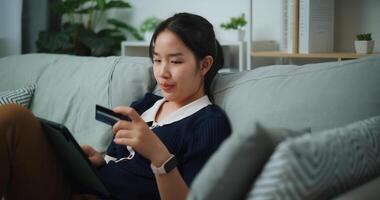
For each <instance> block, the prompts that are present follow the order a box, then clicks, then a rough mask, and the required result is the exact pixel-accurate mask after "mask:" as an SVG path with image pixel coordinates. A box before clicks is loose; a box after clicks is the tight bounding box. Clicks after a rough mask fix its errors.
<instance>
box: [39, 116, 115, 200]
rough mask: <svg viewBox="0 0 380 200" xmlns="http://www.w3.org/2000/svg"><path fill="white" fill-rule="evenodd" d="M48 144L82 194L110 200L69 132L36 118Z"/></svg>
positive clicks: (94, 169) (55, 124) (96, 172)
mask: <svg viewBox="0 0 380 200" xmlns="http://www.w3.org/2000/svg"><path fill="white" fill-rule="evenodd" d="M38 119H39V120H40V122H41V124H42V127H43V128H44V132H45V134H46V135H47V138H48V140H49V142H50V143H51V145H52V147H53V149H54V150H55V152H56V153H57V156H58V157H59V158H60V159H61V161H62V164H63V166H64V170H65V173H67V174H68V175H69V176H70V178H71V179H70V180H71V181H72V182H74V185H75V187H76V188H80V189H79V191H80V192H83V193H90V194H96V195H99V196H101V197H103V198H110V197H111V194H110V192H109V191H108V190H107V188H106V186H105V185H104V184H103V182H102V181H101V179H100V177H99V174H98V170H97V169H96V168H95V167H94V166H93V165H92V164H91V162H90V160H88V158H87V156H86V155H85V153H84V152H83V150H82V148H81V147H80V146H79V144H78V143H77V142H76V140H75V139H74V137H73V136H72V134H71V133H70V131H69V130H68V129H67V128H66V127H65V126H64V125H62V124H58V123H56V122H52V121H49V120H46V119H42V118H38Z"/></svg>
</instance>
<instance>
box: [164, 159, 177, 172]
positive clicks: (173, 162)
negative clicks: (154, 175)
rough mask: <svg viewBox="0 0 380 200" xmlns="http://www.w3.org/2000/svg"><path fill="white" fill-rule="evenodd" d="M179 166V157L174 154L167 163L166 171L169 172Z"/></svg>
mask: <svg viewBox="0 0 380 200" xmlns="http://www.w3.org/2000/svg"><path fill="white" fill-rule="evenodd" d="M176 166H177V159H176V157H175V156H173V157H172V158H171V159H170V160H169V161H168V162H167V163H165V166H164V168H165V172H166V173H169V172H170V171H172V170H173V169H174V168H175V167H176Z"/></svg>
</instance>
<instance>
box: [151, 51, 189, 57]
mask: <svg viewBox="0 0 380 200" xmlns="http://www.w3.org/2000/svg"><path fill="white" fill-rule="evenodd" d="M153 55H155V56H160V54H159V53H157V52H153ZM177 56H183V53H170V54H168V57H177Z"/></svg>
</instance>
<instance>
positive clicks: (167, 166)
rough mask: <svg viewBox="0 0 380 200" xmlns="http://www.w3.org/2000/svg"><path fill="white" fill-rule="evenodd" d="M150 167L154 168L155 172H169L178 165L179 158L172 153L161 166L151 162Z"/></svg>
mask: <svg viewBox="0 0 380 200" xmlns="http://www.w3.org/2000/svg"><path fill="white" fill-rule="evenodd" d="M150 167H151V168H152V172H153V174H156V175H162V174H167V173H169V172H170V171H172V170H173V169H174V168H176V167H177V159H176V157H175V156H174V155H173V154H171V155H170V157H169V159H167V160H166V161H165V162H164V163H163V164H162V165H161V166H160V167H156V166H154V165H153V164H152V163H151V164H150Z"/></svg>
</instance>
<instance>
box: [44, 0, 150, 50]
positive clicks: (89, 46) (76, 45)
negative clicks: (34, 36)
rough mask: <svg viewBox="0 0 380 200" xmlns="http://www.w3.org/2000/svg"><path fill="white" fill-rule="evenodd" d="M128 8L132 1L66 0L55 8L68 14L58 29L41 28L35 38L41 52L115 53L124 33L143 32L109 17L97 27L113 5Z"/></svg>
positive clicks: (138, 36)
mask: <svg viewBox="0 0 380 200" xmlns="http://www.w3.org/2000/svg"><path fill="white" fill-rule="evenodd" d="M115 8H118V9H129V8H131V5H130V4H129V3H127V2H125V1H122V0H65V1H62V2H61V3H59V4H58V5H56V7H55V8H54V9H55V10H56V11H57V12H59V13H61V14H62V15H63V16H65V17H67V19H68V22H66V23H64V24H63V25H62V27H61V30H60V31H58V32H49V31H41V32H40V33H39V37H38V40H37V41H36V45H37V49H38V51H39V52H46V53H64V54H74V55H83V56H89V55H91V56H109V55H116V54H117V53H118V52H119V50H120V43H121V41H123V40H126V39H127V38H126V36H125V33H124V32H123V31H127V32H129V33H131V34H132V35H133V36H134V37H135V38H136V39H138V40H142V39H143V38H142V36H141V35H140V34H139V32H138V30H137V29H136V28H134V27H133V26H131V25H129V24H126V23H124V22H122V21H119V20H117V19H107V20H106V22H107V24H106V26H105V27H104V28H102V29H100V30H97V25H98V23H99V22H100V21H101V20H102V18H103V17H104V14H105V12H106V11H108V10H110V9H115Z"/></svg>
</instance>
